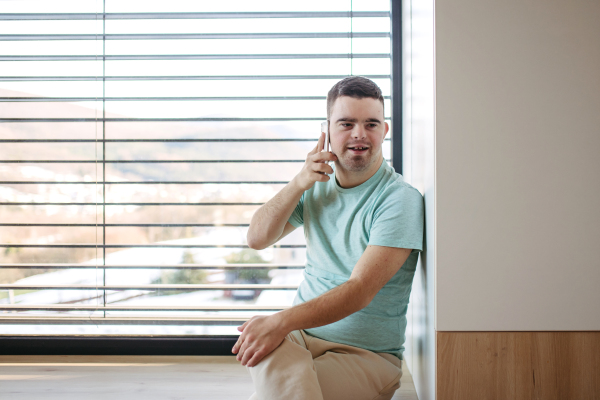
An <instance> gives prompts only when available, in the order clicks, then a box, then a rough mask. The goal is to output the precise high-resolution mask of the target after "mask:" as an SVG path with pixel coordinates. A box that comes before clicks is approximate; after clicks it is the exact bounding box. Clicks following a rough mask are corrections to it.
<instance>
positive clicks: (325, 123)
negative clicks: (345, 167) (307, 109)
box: [321, 121, 331, 165]
mask: <svg viewBox="0 0 600 400" xmlns="http://www.w3.org/2000/svg"><path fill="white" fill-rule="evenodd" d="M321 132H323V133H325V143H324V145H323V150H322V151H329V121H323V122H321ZM325 163H326V164H327V165H331V164H329V161H326V162H325Z"/></svg>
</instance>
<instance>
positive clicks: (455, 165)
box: [412, 0, 600, 331]
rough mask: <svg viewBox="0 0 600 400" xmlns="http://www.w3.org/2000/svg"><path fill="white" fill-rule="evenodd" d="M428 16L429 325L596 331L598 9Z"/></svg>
mask: <svg viewBox="0 0 600 400" xmlns="http://www.w3.org/2000/svg"><path fill="white" fill-rule="evenodd" d="M435 19H436V24H435V40H436V113H437V115H436V200H437V208H436V218H437V220H436V224H437V232H436V234H437V260H436V261H437V263H436V283H437V290H436V311H437V314H436V323H437V329H438V330H440V331H544V330H566V331H577V330H600V308H599V307H598V305H599V304H600V289H599V284H600V260H599V257H600V253H599V251H598V249H599V248H600V246H599V244H600V2H598V1H592V0H571V1H562V0H561V1H557V0H543V1H542V0H536V1H520V0H519V1H517V0H506V1H497V0H484V1H481V0H452V1H450V0H438V1H437V2H436V4H435ZM414 90H415V88H414V84H413V92H414ZM413 108H414V102H413ZM415 135H416V132H415V131H414V128H413V135H412V136H413V141H414V140H415ZM413 171H414V168H413ZM413 174H414V172H413Z"/></svg>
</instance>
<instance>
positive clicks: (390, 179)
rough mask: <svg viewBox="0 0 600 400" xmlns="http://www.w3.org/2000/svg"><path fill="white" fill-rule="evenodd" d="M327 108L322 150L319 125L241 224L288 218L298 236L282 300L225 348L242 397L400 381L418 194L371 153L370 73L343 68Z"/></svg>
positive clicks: (265, 224) (380, 129) (253, 242)
mask: <svg viewBox="0 0 600 400" xmlns="http://www.w3.org/2000/svg"><path fill="white" fill-rule="evenodd" d="M327 120H328V122H329V132H330V143H331V150H332V151H331V152H322V150H323V148H324V140H325V139H324V138H325V135H324V134H322V135H321V137H320V138H319V142H318V144H317V146H316V147H315V148H314V149H313V150H312V151H311V152H310V153H308V156H307V158H306V162H305V164H304V166H303V167H302V170H301V171H300V172H299V173H298V175H296V177H294V179H293V180H292V181H291V182H290V183H288V184H287V185H286V186H285V187H284V188H283V189H282V190H281V191H280V192H279V193H278V194H277V195H276V196H275V197H273V198H272V199H271V200H270V201H269V202H267V203H266V204H264V205H263V206H262V207H261V208H260V209H259V210H258V211H257V212H256V213H255V214H254V216H253V217H252V221H251V223H250V228H249V230H248V245H249V246H250V247H252V248H254V249H263V248H265V247H267V246H270V245H272V244H274V243H276V242H277V241H279V240H280V239H281V238H283V237H285V236H286V235H288V234H289V233H290V232H292V231H293V230H294V229H296V228H297V227H299V226H300V225H304V234H305V237H306V243H307V262H306V269H305V272H304V278H305V279H304V281H303V282H302V283H301V284H300V287H299V288H298V293H297V295H296V298H295V300H294V306H293V307H291V308H289V309H287V310H284V311H281V312H278V313H276V314H273V315H271V316H255V317H253V318H252V319H250V320H249V321H247V322H246V323H244V324H243V325H242V326H241V327H239V328H238V330H240V331H241V332H242V334H241V335H240V338H239V340H238V341H237V343H236V344H235V346H234V348H233V349H232V352H233V353H234V354H237V359H238V360H239V361H241V363H242V364H243V365H245V366H247V367H249V368H248V370H249V371H250V374H251V375H252V379H253V381H254V384H255V388H256V393H255V394H254V395H253V397H252V399H259V400H266V399H286V400H290V399H307V400H320V399H324V400H333V399H344V400H351V399H368V400H373V399H381V400H383V399H390V398H391V397H392V396H393V395H394V392H395V390H396V389H397V388H398V387H399V386H400V384H399V382H400V377H401V376H402V369H401V368H402V362H401V360H402V352H403V350H404V347H403V346H402V345H403V343H404V340H405V335H404V333H405V329H406V310H407V305H408V299H409V295H410V289H411V284H412V279H413V276H414V272H415V267H416V263H417V257H418V253H419V251H421V250H422V245H423V225H424V206H423V197H422V195H421V194H420V193H419V192H418V191H417V190H416V189H415V188H413V187H412V186H410V185H409V184H408V183H406V182H404V181H403V179H402V176H401V175H399V174H397V173H396V172H395V171H394V169H393V168H391V167H390V166H389V165H388V164H387V163H386V162H385V160H384V159H383V154H382V150H381V149H382V145H383V141H384V138H385V135H386V134H387V132H388V130H389V127H388V124H387V123H386V122H385V119H384V113H383V96H382V93H381V89H379V87H378V86H377V85H376V84H375V83H374V82H372V81H370V80H369V79H366V78H363V77H357V76H353V77H349V78H346V79H343V80H342V81H340V82H338V83H337V84H335V85H334V86H333V88H332V89H331V90H330V91H329V94H328V96H327ZM328 161H332V162H333V163H334V167H335V168H332V166H330V165H328V164H327V162H328Z"/></svg>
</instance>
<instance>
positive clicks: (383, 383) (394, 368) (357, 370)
mask: <svg viewBox="0 0 600 400" xmlns="http://www.w3.org/2000/svg"><path fill="white" fill-rule="evenodd" d="M307 350H308V351H307ZM308 352H310V356H309V354H308ZM292 354H293V356H292ZM311 359H312V362H311ZM264 361H266V363H265V364H263V362H262V361H261V362H260V363H259V364H258V365H257V366H256V367H253V368H251V370H252V369H256V370H255V371H251V373H252V376H253V379H255V377H257V378H258V375H259V374H258V372H259V371H258V370H263V369H268V370H269V371H262V372H261V373H260V376H261V378H260V379H255V385H269V386H271V385H272V386H273V387H271V388H264V389H266V390H267V391H270V390H272V389H275V387H274V386H278V385H285V384H289V385H291V386H292V387H296V388H298V387H304V385H306V386H307V389H308V387H311V386H312V387H315V386H316V383H317V382H314V377H315V375H314V374H313V373H311V372H312V371H316V378H317V380H318V386H319V387H320V390H321V392H322V394H323V398H324V399H325V400H334V399H366V398H368V399H369V400H371V399H373V398H375V397H376V396H378V395H382V394H385V393H390V396H389V397H390V398H391V396H392V395H393V392H394V391H395V390H396V389H397V388H398V387H399V382H400V377H401V376H402V369H401V366H402V364H401V361H400V360H399V359H398V358H397V357H395V356H393V355H388V354H385V355H381V354H377V353H373V352H371V351H368V350H365V349H360V348H357V347H353V346H348V345H343V344H338V343H333V342H329V341H326V340H322V339H319V338H316V337H314V336H310V335H308V334H306V333H305V332H304V331H293V332H291V333H290V334H289V335H288V336H287V337H286V339H285V340H284V343H282V345H280V346H279V347H278V348H277V349H276V350H275V351H273V353H271V354H269V356H267V357H265V360H264ZM261 364H263V365H262V366H261ZM299 364H304V365H299ZM308 364H310V365H308ZM280 376H286V378H285V381H286V382H284V381H283V380H282V379H281V378H280ZM293 381H305V382H304V383H301V382H293ZM307 381H313V382H310V383H309V382H307ZM287 389H290V388H289V387H288V388H287ZM277 390H278V389H277ZM260 391H261V390H260V389H259V388H258V387H257V392H260ZM381 398H382V399H383V398H386V396H383V397H381Z"/></svg>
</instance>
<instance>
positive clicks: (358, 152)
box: [348, 146, 369, 154]
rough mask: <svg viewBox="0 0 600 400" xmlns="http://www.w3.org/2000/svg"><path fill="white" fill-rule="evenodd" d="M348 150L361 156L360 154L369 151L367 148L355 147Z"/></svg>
mask: <svg viewBox="0 0 600 400" xmlns="http://www.w3.org/2000/svg"><path fill="white" fill-rule="evenodd" d="M348 150H350V151H351V152H352V153H354V154H362V153H364V152H366V151H367V150H369V148H368V147H360V146H357V147H348Z"/></svg>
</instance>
